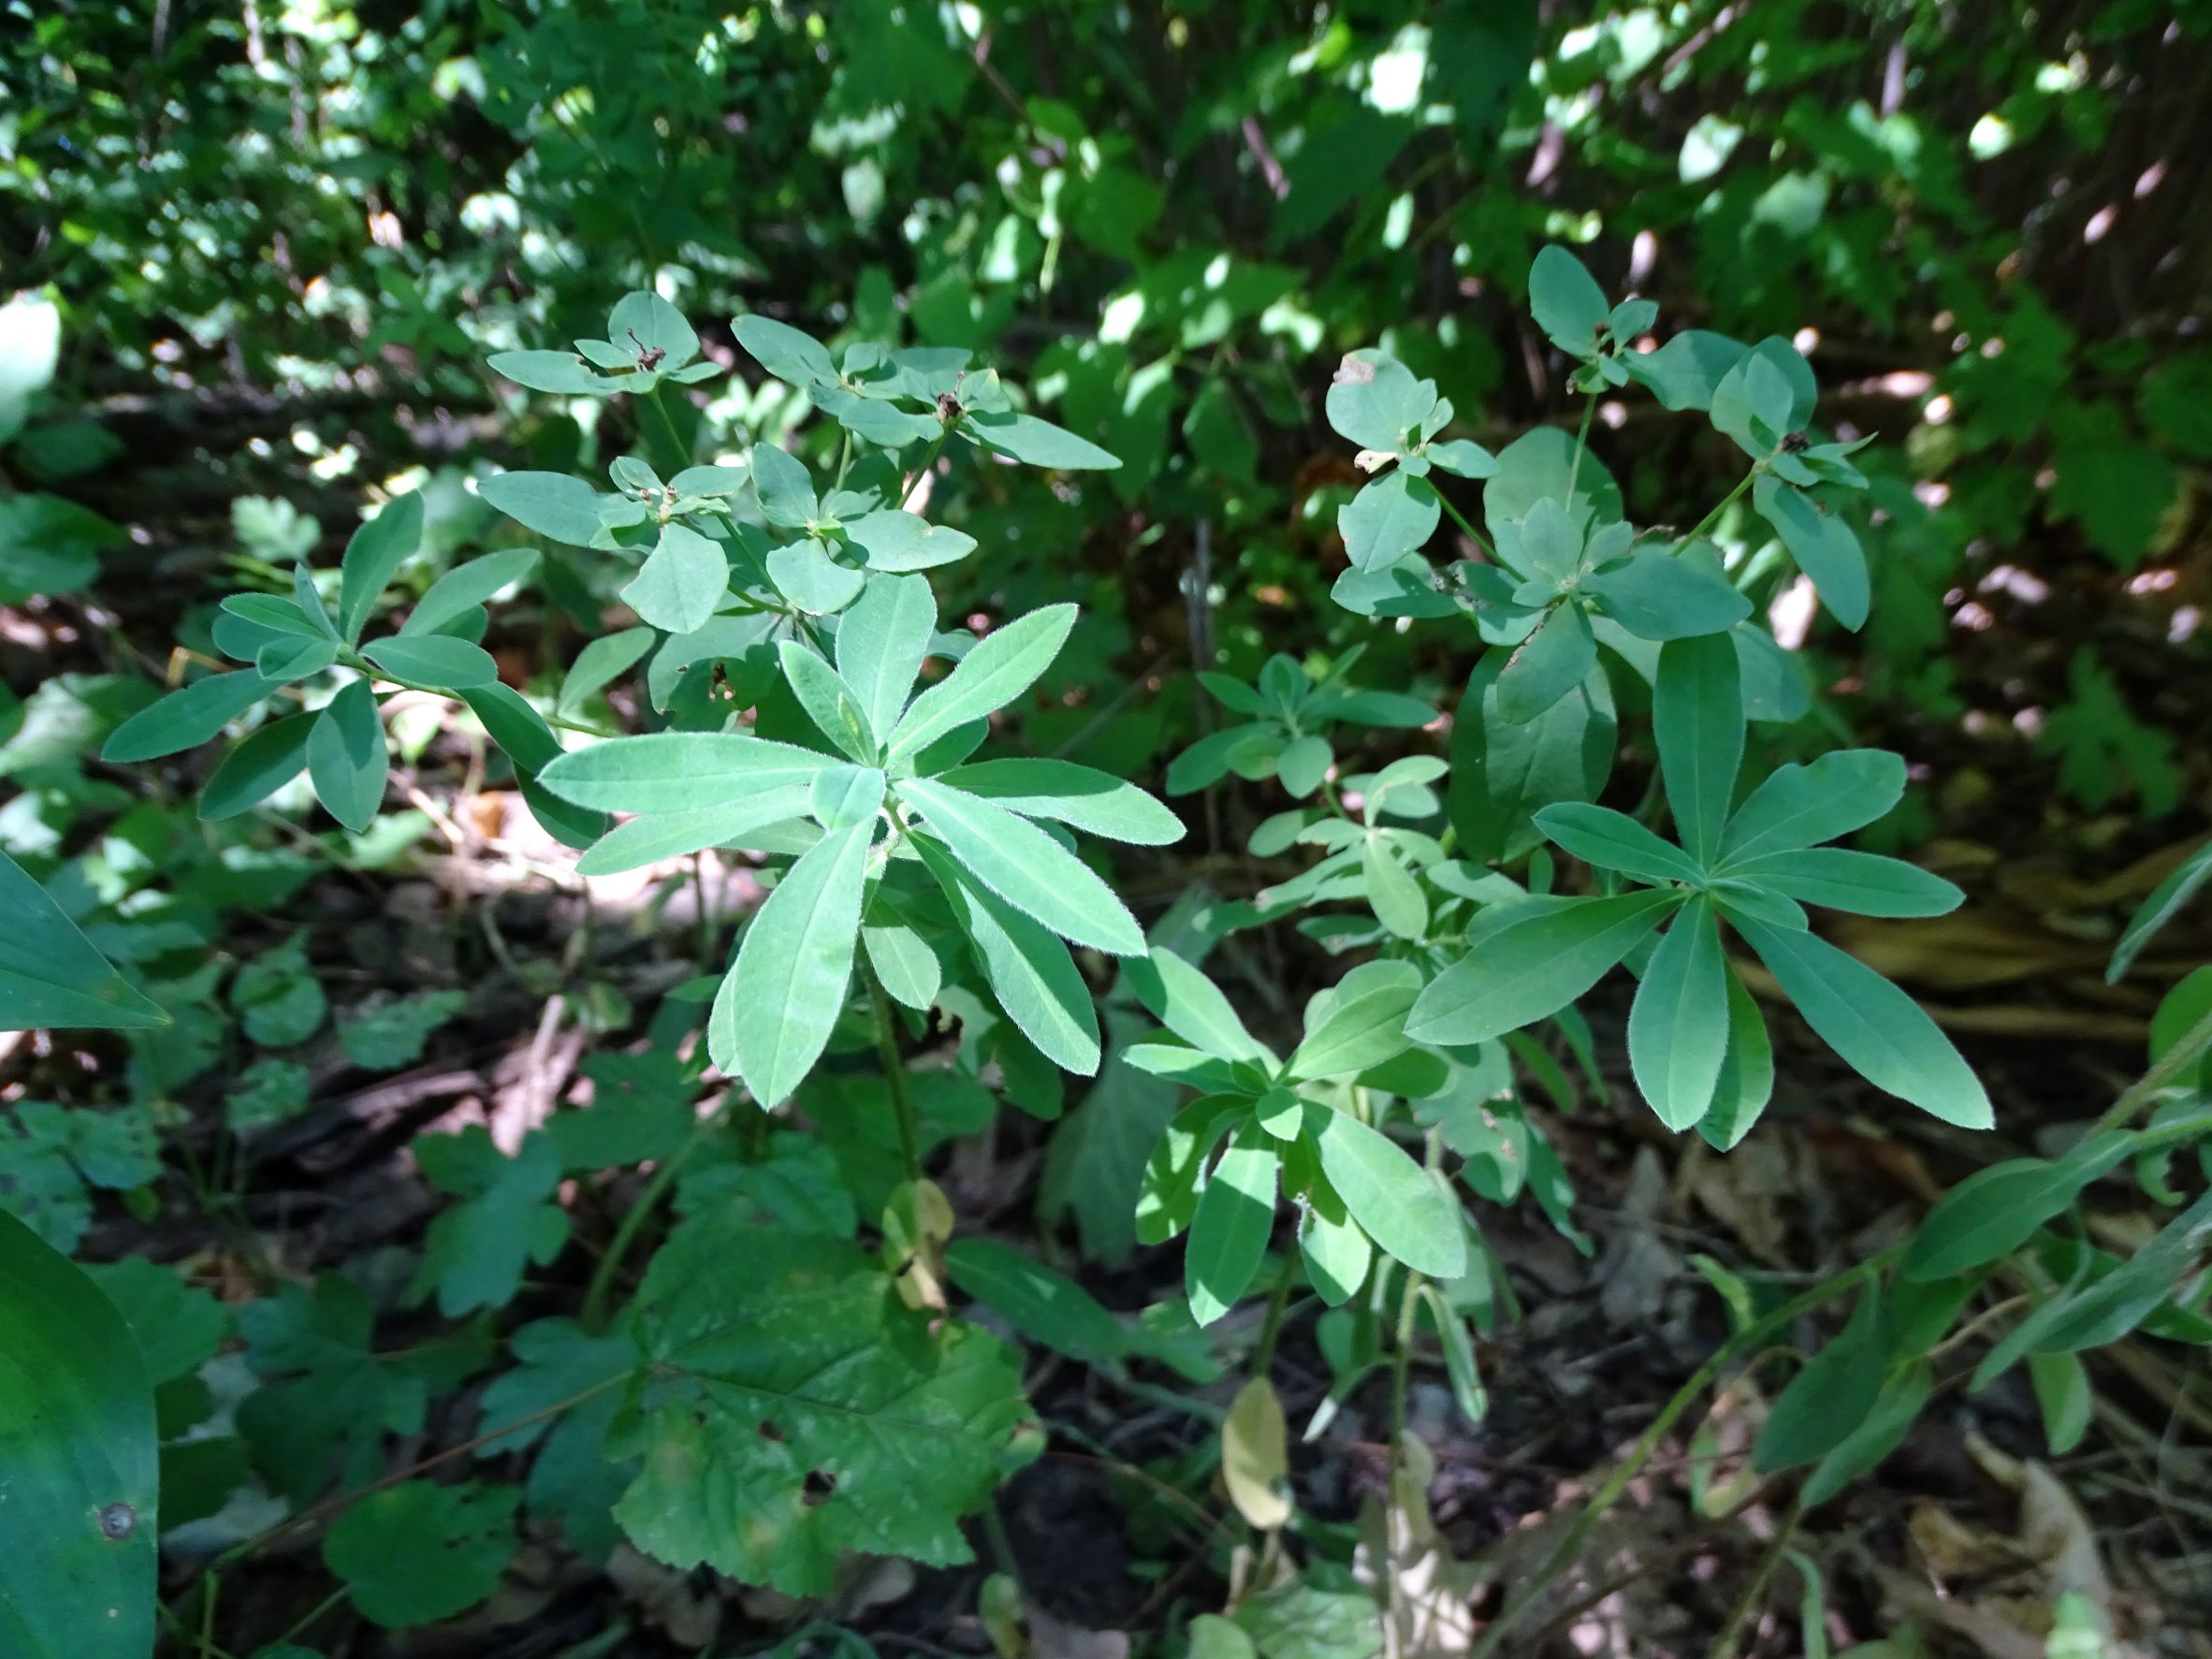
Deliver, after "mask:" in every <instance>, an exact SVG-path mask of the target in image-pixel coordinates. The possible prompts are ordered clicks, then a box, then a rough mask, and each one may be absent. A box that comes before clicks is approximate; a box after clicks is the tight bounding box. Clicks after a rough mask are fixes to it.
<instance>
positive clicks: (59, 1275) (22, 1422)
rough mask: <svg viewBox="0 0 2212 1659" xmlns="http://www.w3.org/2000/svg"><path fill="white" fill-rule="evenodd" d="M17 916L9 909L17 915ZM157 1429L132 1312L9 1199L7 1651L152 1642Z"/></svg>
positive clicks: (2, 1440)
mask: <svg viewBox="0 0 2212 1659" xmlns="http://www.w3.org/2000/svg"><path fill="white" fill-rule="evenodd" d="M0 864H4V861H0ZM5 867H6V868H7V869H10V870H12V869H13V867H14V866H12V865H6V866H5ZM26 880H27V878H26ZM19 914H20V912H18V911H16V910H13V908H12V907H10V912H9V915H10V921H11V922H12V921H14V920H15V919H16V917H17V916H18V915H19ZM10 931H11V933H12V932H14V931H15V930H14V929H11V930H10ZM154 1434H155V1431H154V1418H153V1388H152V1387H151V1385H150V1384H149V1383H148V1381H147V1373H146V1363H145V1361H144V1360H143V1359H142V1358H141V1356H140V1354H139V1350H138V1342H137V1340H136V1339H135V1338H134V1337H133V1336H132V1335H131V1332H130V1328H129V1327H128V1326H127V1325H126V1324H124V1318H123V1316H122V1315H121V1314H119V1313H117V1312H116V1310H115V1306H114V1304H113V1303H112V1302H109V1300H108V1298H107V1297H106V1296H105V1295H103V1294H102V1293H101V1291H100V1289H99V1288H98V1287H97V1286H95V1284H94V1283H93V1282H92V1281H91V1280H90V1279H88V1278H87V1277H86V1276H85V1275H84V1273H82V1272H81V1271H80V1269H78V1268H76V1267H74V1266H72V1265H71V1264H70V1263H69V1261H68V1259H66V1258H65V1257H64V1256H63V1255H62V1254H61V1253H60V1252H59V1251H57V1250H55V1249H54V1248H53V1247H52V1246H51V1245H50V1244H47V1243H46V1242H45V1241H44V1240H42V1239H40V1238H39V1237H38V1235H37V1234H36V1233H34V1232H33V1231H32V1230H30V1229H29V1228H27V1227H25V1226H24V1225H23V1224H22V1222H21V1221H19V1220H17V1219H16V1218H15V1216H13V1215H9V1214H8V1213H7V1211H6V1210H0V1469H5V1470H6V1471H7V1477H6V1478H7V1487H6V1492H7V1501H6V1502H5V1503H0V1550H4V1551H5V1552H6V1559H7V1560H8V1561H10V1562H12V1563H14V1564H15V1565H14V1566H13V1567H11V1568H10V1569H9V1570H8V1571H7V1573H6V1574H4V1575H0V1647H4V1648H5V1649H6V1651H7V1653H8V1655H9V1659H18V1656H20V1659H143V1655H145V1654H147V1653H150V1652H153V1642H154V1624H153V1610H154V1539H155V1537H156V1535H158V1533H159V1531H160V1527H159V1516H158V1514H157V1504H158V1499H159V1492H158V1485H157V1483H158V1478H159V1476H158V1469H157V1466H156V1447H155V1438H154Z"/></svg>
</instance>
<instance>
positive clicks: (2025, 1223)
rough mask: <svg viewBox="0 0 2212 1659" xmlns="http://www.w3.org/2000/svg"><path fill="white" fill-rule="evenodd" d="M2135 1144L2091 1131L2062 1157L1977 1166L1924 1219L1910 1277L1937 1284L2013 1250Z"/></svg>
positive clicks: (1911, 1249)
mask: <svg viewBox="0 0 2212 1659" xmlns="http://www.w3.org/2000/svg"><path fill="white" fill-rule="evenodd" d="M2132 1149H2133V1142H2132V1140H2131V1139H2130V1138H2129V1137H2128V1136H2126V1135H2122V1134H2103V1135H2092V1136H2090V1137H2089V1138H2088V1140H2087V1141H2084V1142H2082V1143H2081V1144H2080V1145H2078V1146H2076V1147H2075V1148H2074V1150H2073V1151H2072V1152H2070V1153H2069V1154H2067V1156H2066V1157H2063V1158H2060V1159H2057V1160H2055V1161H2054V1160H2052V1159H2049V1158H2041V1157H2016V1158H2008V1159H2007V1160H2005V1161H2004V1162H2003V1163H1999V1164H1991V1165H1990V1166H1989V1167H1988V1168H1987V1169H1985V1170H1976V1171H1974V1172H1973V1173H1972V1174H1971V1175H1969V1176H1968V1177H1967V1178H1966V1179H1965V1180H1963V1181H1961V1182H1960V1183H1959V1184H1958V1185H1957V1186H1954V1187H1953V1188H1951V1190H1950V1191H1949V1192H1946V1193H1945V1194H1943V1197H1942V1199H1940V1200H1939V1201H1937V1203H1936V1206H1935V1208H1934V1209H1932V1210H1930V1211H1928V1216H1927V1219H1925V1220H1924V1221H1922V1222H1921V1224H1920V1230H1919V1231H1917V1232H1915V1233H1914V1235H1913V1242H1912V1244H1910V1245H1908V1246H1907V1247H1906V1250H1905V1260H1904V1266H1903V1268H1902V1269H1901V1270H1900V1271H1901V1272H1902V1273H1903V1276H1904V1278H1905V1279H1906V1280H1907V1282H1909V1283H1914V1284H1930V1283H1933V1282H1934V1281H1936V1280H1939V1279H1947V1278H1950V1277H1951V1276H1952V1275H1953V1274H1955V1273H1968V1272H1971V1271H1972V1270H1973V1269H1974V1268H1977V1267H1981V1266H1983V1265H1985V1264H1986V1263H1987V1262H1991V1261H1995V1260H1996V1259H1998V1258H1999V1257H2001V1256H2007V1255H2010V1254H2011V1253H2012V1252H2013V1251H2015V1250H2016V1249H2018V1248H2019V1247H2020V1246H2021V1245H2022V1244H2026V1243H2027V1242H2028V1240H2029V1238H2030V1236H2031V1235H2032V1234H2033V1233H2034V1231H2035V1230H2036V1229H2037V1228H2039V1227H2041V1226H2042V1225H2043V1224H2044V1223H2045V1222H2046V1221H2048V1220H2049V1219H2050V1218H2051V1217H2052V1216H2054V1215H2058V1214H2059V1212H2061V1211H2063V1210H2065V1209H2067V1208H2068V1207H2069V1206H2071V1205H2072V1204H2073V1202H2074V1200H2075V1199H2076V1198H2077V1197H2079V1196H2080V1193H2081V1190H2082V1188H2083V1187H2085V1186H2088V1184H2089V1183H2090V1182H2092V1181H2094V1180H2096V1179H2097V1178H2098V1177H2099V1176H2100V1175H2103V1174H2104V1173H2105V1172H2106V1171H2109V1170H2111V1169H2112V1168H2113V1167H2114V1166H2115V1165H2116V1164H2117V1163H2118V1162H2119V1161H2120V1160H2121V1159H2122V1158H2124V1157H2127V1156H2128V1154H2129V1153H2130V1152H2131V1151H2132Z"/></svg>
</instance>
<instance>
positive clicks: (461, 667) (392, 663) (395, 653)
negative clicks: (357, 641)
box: [361, 633, 500, 691]
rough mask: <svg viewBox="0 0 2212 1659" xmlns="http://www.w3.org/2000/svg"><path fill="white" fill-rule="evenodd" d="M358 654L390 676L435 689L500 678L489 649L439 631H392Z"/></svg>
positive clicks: (470, 685) (473, 685) (469, 687)
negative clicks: (392, 633) (418, 632)
mask: <svg viewBox="0 0 2212 1659" xmlns="http://www.w3.org/2000/svg"><path fill="white" fill-rule="evenodd" d="M361 655H363V656H364V657H366V658H368V659H369V661H370V662H373V663H375V664H376V665H377V667H379V668H381V669H383V670H384V671H385V672H386V674H388V675H390V676H391V677H393V678H394V679H399V680H405V681H407V682H408V683H409V684H411V685H417V686H429V687H431V688H433V689H434V690H437V691H473V690H474V689H475V688H476V687H478V686H488V685H491V684H493V683H494V682H496V681H497V680H498V678H499V677H500V665H499V664H498V663H497V662H493V661H492V657H491V653H490V652H489V651H488V650H486V649H485V648H483V647H482V646H473V645H471V644H470V643H469V642H468V641H467V640H465V639H453V638H450V637H448V636H447V635H445V634H443V633H420V634H415V635H412V636H411V635H406V634H397V633H396V634H394V635H393V636H392V637H391V638H389V639H374V640H371V641H370V642H369V643H368V644H367V645H365V646H363V647H362V648H361Z"/></svg>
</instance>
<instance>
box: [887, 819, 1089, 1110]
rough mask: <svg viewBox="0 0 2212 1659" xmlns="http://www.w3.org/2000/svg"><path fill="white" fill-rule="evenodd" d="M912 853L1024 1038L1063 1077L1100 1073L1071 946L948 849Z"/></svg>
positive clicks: (918, 843) (932, 845)
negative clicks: (946, 904) (941, 895)
mask: <svg viewBox="0 0 2212 1659" xmlns="http://www.w3.org/2000/svg"><path fill="white" fill-rule="evenodd" d="M913 844H914V850H915V851H917V852H919V853H920V854H921V855H922V861H923V863H924V864H925V865H927V866H929V873H930V874H931V875H932V876H933V877H935V878H936V880H937V884H938V886H939V887H940V888H941V889H943V891H944V895H945V897H946V898H947V899H948V900H949V901H950V902H951V904H952V907H953V920H954V921H955V922H956V923H957V924H959V927H960V931H961V932H962V933H963V934H965V935H967V937H968V943H969V944H970V945H971V946H972V947H973V948H974V952H975V956H976V960H977V962H978V964H979V965H980V966H981V967H982V970H983V979H984V980H985V982H987V983H988V984H989V985H990V987H991V995H992V996H994V997H997V998H998V1006H999V1007H1000V1008H1002V1009H1004V1010H1005V1011H1006V1014H1007V1017H1008V1018H1009V1019H1011V1020H1012V1021H1013V1023H1014V1024H1015V1025H1016V1026H1019V1027H1020V1028H1021V1032H1022V1035H1023V1036H1025V1037H1026V1038H1027V1039H1028V1040H1029V1041H1031V1042H1033V1043H1035V1044H1036V1045H1037V1048H1038V1050H1039V1052H1040V1053H1041V1054H1042V1055H1044V1056H1045V1058H1047V1059H1049V1060H1050V1061H1052V1062H1053V1064H1054V1065H1055V1066H1058V1067H1059V1068H1060V1069H1061V1070H1065V1071H1072V1072H1075V1073H1076V1074H1077V1075H1079V1076H1083V1077H1089V1076H1092V1075H1094V1074H1095V1073H1096V1072H1097V1071H1098V1070H1099V1012H1098V1008H1097V1006H1096V1005H1095V1004H1094V1003H1093V1002H1092V1000H1091V989H1090V986H1089V985H1087V984H1086V983H1084V977H1083V972H1082V970H1081V969H1080V968H1077V967H1076V966H1075V958H1074V957H1072V956H1071V955H1070V954H1069V953H1068V947H1067V946H1066V945H1064V944H1062V943H1061V942H1060V941H1059V940H1058V939H1055V938H1054V937H1053V936H1052V934H1051V933H1050V932H1048V931H1047V930H1046V929H1045V928H1043V927H1041V926H1040V925H1039V924H1037V923H1035V922H1033V921H1031V920H1030V919H1029V918H1028V917H1027V916H1026V915H1024V914H1023V913H1022V912H1021V911H1020V910H1016V909H1015V908H1014V907H1013V906H1012V905H1011V904H1008V903H1007V902H1006V901H1005V900H1004V899H1002V898H1000V897H999V896H998V895H997V894H996V893H993V892H992V891H991V890H990V889H989V888H988V887H986V886H984V885H983V883H982V881H980V880H977V879H976V878H975V876H973V875H972V874H970V873H969V872H968V870H967V869H965V868H964V867H962V866H961V865H960V864H959V862H958V861H957V860H955V859H954V858H953V855H952V853H951V852H950V851H949V850H947V849H946V848H945V847H943V846H941V845H940V844H939V843H938V842H936V841H933V840H932V839H930V838H929V837H926V836H917V837H914V840H913Z"/></svg>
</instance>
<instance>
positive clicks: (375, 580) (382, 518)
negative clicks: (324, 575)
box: [338, 491, 422, 645]
mask: <svg viewBox="0 0 2212 1659" xmlns="http://www.w3.org/2000/svg"><path fill="white" fill-rule="evenodd" d="M419 546H422V495H421V493H420V492H419V491H410V492H409V493H408V494H406V495H403V496H401V497H400V499H399V500H398V501H396V502H386V505H385V508H384V510H383V511H382V512H380V513H378V514H377V516H376V517H373V518H371V519H370V520H369V522H368V523H366V524H364V525H362V526H361V528H360V529H358V530H357V531H354V534H353V539H352V540H351V541H349V542H348V543H346V545H345V560H344V562H343V564H342V565H341V566H340V571H341V575H340V578H339V589H338V632H339V633H341V634H342V635H343V636H344V638H345V643H346V644H348V645H352V644H354V643H356V642H357V640H359V639H360V637H361V630H362V629H363V628H364V627H365V626H367V624H368V621H369V613H370V612H371V610H373V609H374V608H375V606H376V601H377V597H378V595H380V594H382V593H383V592H384V590H385V589H386V588H388V587H390V586H391V585H392V578H393V577H394V576H396V575H399V574H400V566H401V565H402V564H404V563H406V562H407V560H408V559H409V557H410V556H411V555H412V554H413V553H414V552H415V549H416V548H417V547H419Z"/></svg>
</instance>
